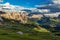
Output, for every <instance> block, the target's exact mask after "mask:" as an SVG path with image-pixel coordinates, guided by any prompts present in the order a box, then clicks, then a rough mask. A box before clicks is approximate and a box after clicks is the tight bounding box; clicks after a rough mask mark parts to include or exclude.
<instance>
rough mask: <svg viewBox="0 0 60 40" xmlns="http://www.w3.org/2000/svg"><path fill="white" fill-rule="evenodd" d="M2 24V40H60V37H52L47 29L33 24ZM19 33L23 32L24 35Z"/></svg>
mask: <svg viewBox="0 0 60 40" xmlns="http://www.w3.org/2000/svg"><path fill="white" fill-rule="evenodd" d="M0 23H1V25H0V40H60V37H55V36H54V35H51V32H50V31H48V30H47V29H45V28H42V27H40V26H39V27H37V25H35V24H32V23H30V24H29V23H26V24H22V23H20V22H19V21H16V20H8V21H4V22H0ZM42 31H43V32H42ZM45 31H46V32H45ZM17 32H22V34H18V33H17Z"/></svg>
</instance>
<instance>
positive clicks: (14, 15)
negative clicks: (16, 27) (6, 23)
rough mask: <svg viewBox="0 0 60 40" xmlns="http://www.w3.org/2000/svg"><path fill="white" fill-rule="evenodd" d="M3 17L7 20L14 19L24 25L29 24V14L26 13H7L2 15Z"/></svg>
mask: <svg viewBox="0 0 60 40" xmlns="http://www.w3.org/2000/svg"><path fill="white" fill-rule="evenodd" d="M0 16H1V17H4V18H7V19H14V20H19V21H21V22H22V23H26V22H27V14H26V12H12V13H10V12H5V13H4V14H2V13H0Z"/></svg>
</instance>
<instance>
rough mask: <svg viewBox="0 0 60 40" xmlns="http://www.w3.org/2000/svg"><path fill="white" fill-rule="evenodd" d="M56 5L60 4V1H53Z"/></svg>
mask: <svg viewBox="0 0 60 40" xmlns="http://www.w3.org/2000/svg"><path fill="white" fill-rule="evenodd" d="M52 1H53V3H55V4H60V0H52Z"/></svg>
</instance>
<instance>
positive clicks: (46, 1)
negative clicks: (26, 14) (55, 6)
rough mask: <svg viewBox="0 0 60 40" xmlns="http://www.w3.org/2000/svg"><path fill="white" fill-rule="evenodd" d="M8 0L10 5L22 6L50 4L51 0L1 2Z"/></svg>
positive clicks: (11, 0) (10, 0)
mask: <svg viewBox="0 0 60 40" xmlns="http://www.w3.org/2000/svg"><path fill="white" fill-rule="evenodd" d="M6 2H9V3H10V4H12V5H19V6H23V7H35V5H42V4H50V3H52V1H51V0H3V3H6Z"/></svg>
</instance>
